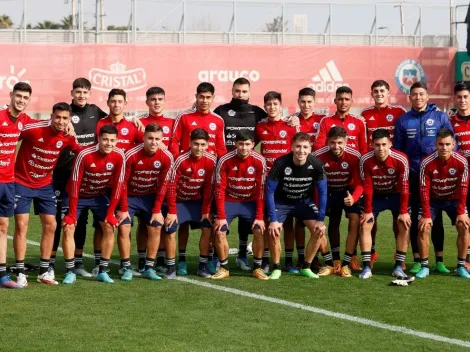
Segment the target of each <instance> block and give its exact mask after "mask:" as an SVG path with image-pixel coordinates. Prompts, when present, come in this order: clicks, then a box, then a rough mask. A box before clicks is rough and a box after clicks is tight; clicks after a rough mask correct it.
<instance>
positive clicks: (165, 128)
mask: <svg viewBox="0 0 470 352" xmlns="http://www.w3.org/2000/svg"><path fill="white" fill-rule="evenodd" d="M163 133H165V134H168V133H170V128H169V127H168V126H163Z"/></svg>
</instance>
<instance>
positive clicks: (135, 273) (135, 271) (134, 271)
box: [119, 268, 142, 276]
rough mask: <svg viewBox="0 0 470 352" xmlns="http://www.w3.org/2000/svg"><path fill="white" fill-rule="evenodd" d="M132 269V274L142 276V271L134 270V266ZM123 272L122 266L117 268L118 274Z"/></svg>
mask: <svg viewBox="0 0 470 352" xmlns="http://www.w3.org/2000/svg"><path fill="white" fill-rule="evenodd" d="M131 269H132V276H142V273H141V272H139V271H137V270H135V269H134V268H131ZM123 273H124V270H123V269H122V268H120V269H119V275H122V274H123Z"/></svg>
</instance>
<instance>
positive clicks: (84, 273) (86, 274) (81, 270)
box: [75, 266, 99, 277]
mask: <svg viewBox="0 0 470 352" xmlns="http://www.w3.org/2000/svg"><path fill="white" fill-rule="evenodd" d="M98 269H99V268H98ZM93 270H94V269H93ZM75 274H77V275H80V276H82V277H93V274H92V273H89V272H88V271H86V269H85V268H84V267H83V266H79V267H78V268H75Z"/></svg>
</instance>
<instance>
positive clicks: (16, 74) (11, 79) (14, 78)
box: [0, 65, 29, 90]
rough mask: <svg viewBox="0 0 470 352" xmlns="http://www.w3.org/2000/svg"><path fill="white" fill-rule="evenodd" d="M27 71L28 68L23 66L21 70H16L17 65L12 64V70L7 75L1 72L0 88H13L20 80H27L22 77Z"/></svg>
mask: <svg viewBox="0 0 470 352" xmlns="http://www.w3.org/2000/svg"><path fill="white" fill-rule="evenodd" d="M25 73H26V69H25V68H22V69H21V70H18V71H17V70H16V69H15V65H10V72H9V73H8V74H6V75H2V74H1V73H0V90H1V89H8V90H12V89H13V86H14V85H15V84H16V83H18V82H26V83H29V81H26V80H24V79H21V78H22V77H23V76H24V74H25Z"/></svg>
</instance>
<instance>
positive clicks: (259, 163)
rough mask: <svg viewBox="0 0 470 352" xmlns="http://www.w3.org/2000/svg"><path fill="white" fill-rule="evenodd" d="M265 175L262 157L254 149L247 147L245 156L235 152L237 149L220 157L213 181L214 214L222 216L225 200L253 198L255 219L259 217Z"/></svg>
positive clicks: (249, 200) (245, 200) (261, 207)
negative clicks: (243, 157) (248, 151)
mask: <svg viewBox="0 0 470 352" xmlns="http://www.w3.org/2000/svg"><path fill="white" fill-rule="evenodd" d="M265 177H266V161H265V159H264V158H263V157H262V156H261V155H260V154H258V153H257V152H255V151H251V152H250V154H249V155H248V156H247V157H246V158H245V159H242V158H240V157H239V156H238V154H237V150H233V151H231V152H229V153H227V154H226V155H224V156H223V157H222V158H220V160H219V163H218V164H217V170H216V182H215V202H216V206H217V216H218V218H219V219H226V215H225V201H228V202H252V201H256V219H257V220H263V218H264V183H265Z"/></svg>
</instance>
